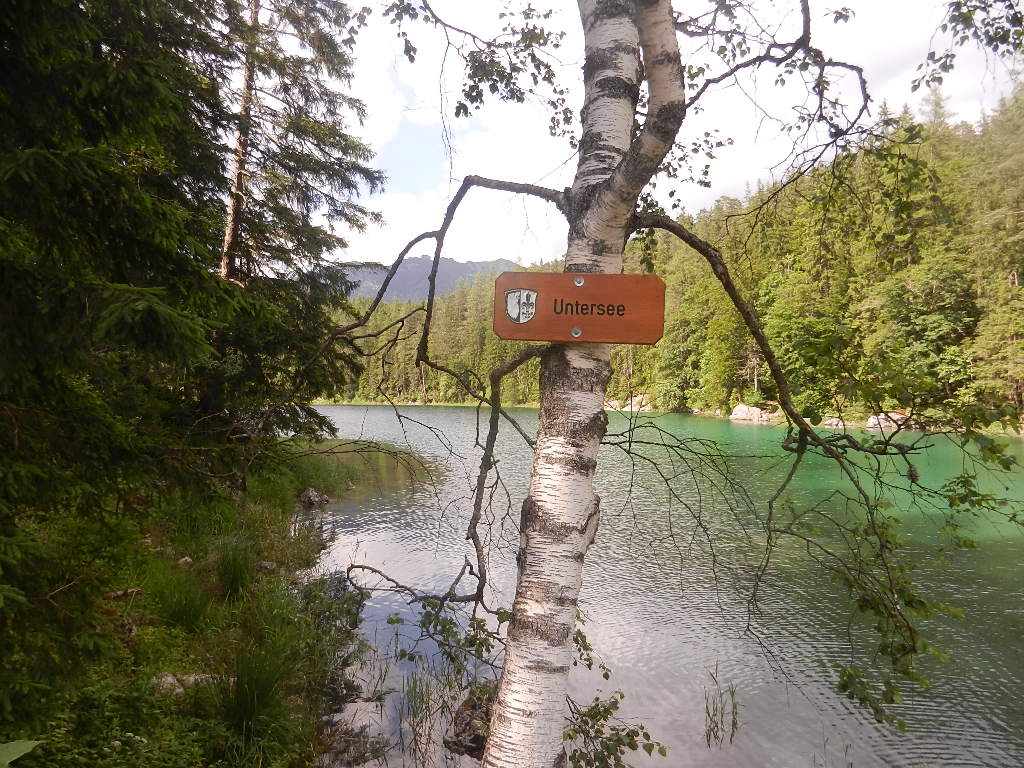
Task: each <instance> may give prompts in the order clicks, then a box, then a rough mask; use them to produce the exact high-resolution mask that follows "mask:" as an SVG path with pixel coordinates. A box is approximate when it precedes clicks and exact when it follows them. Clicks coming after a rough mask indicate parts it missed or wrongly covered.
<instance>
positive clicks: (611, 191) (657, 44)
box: [483, 0, 683, 768]
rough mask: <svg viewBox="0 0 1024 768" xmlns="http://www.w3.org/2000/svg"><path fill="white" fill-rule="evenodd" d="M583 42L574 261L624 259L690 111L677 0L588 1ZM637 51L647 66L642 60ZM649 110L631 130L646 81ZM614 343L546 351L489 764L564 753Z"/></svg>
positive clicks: (579, 264)
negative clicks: (632, 226) (635, 217)
mask: <svg viewBox="0 0 1024 768" xmlns="http://www.w3.org/2000/svg"><path fill="white" fill-rule="evenodd" d="M578 2H579V11H580V19H581V21H582V23H583V30H584V37H585V41H586V57H585V64H584V89H585V96H584V105H583V109H582V110H581V117H582V121H583V126H582V127H583V132H582V136H581V141H580V157H579V164H578V167H577V171H576V178H575V181H574V183H573V186H572V188H571V189H570V190H569V194H568V206H567V208H568V210H569V238H568V243H567V249H566V258H565V271H566V272H589V273H596V272H605V273H619V272H621V271H622V252H623V248H624V245H625V239H626V236H627V231H626V228H627V225H628V222H629V219H630V217H631V215H632V213H633V210H634V207H635V205H636V200H637V197H638V195H639V194H640V192H641V190H642V189H643V187H644V186H645V185H646V184H647V182H648V181H649V180H650V178H651V176H652V175H653V173H654V172H655V170H656V169H657V168H658V166H659V165H660V163H661V161H662V160H663V159H664V156H665V154H666V152H667V151H668V150H669V149H670V148H671V146H672V143H673V142H674V140H675V136H676V133H677V132H678V129H679V125H680V123H681V122H682V118H683V106H682V103H683V82H682V67H681V64H680V58H679V48H678V44H677V41H676V37H675V30H674V26H673V24H672V15H671V2H670V0H578ZM641 58H642V63H643V66H641ZM643 77H646V78H647V82H648V89H649V93H650V108H649V112H648V118H647V119H646V121H645V123H644V127H643V129H642V130H641V131H640V133H639V134H638V135H637V136H636V138H635V139H634V138H633V137H632V133H633V120H634V115H635V112H636V103H637V99H638V95H639V92H640V85H641V80H642V78H643ZM609 357H610V349H609V345H607V344H586V343H576V344H566V345H562V346H559V347H555V348H553V349H552V350H551V351H549V352H548V353H547V354H546V355H545V356H544V358H543V360H542V363H541V413H540V430H539V434H538V437H537V445H536V450H535V454H534V462H533V469H532V473H531V476H530V485H529V492H528V494H529V495H528V496H527V498H526V500H525V502H524V503H523V514H522V531H523V537H522V544H521V549H520V553H519V559H520V561H519V567H520V578H519V584H518V587H517V589H516V598H515V602H514V604H513V608H512V619H511V621H510V623H509V630H508V644H507V647H506V654H505V664H504V668H503V671H502V677H501V681H500V684H499V687H498V693H497V698H496V701H495V704H494V711H493V715H492V719H491V727H490V735H489V737H488V742H487V748H486V751H485V754H484V758H483V765H484V766H487V767H488V768H513V767H514V768H535V767H536V768H542V767H543V768H550V767H551V766H560V765H564V764H565V751H564V749H563V744H562V733H563V730H564V728H565V725H566V722H565V717H566V713H567V708H566V702H565V694H566V687H567V683H568V676H569V669H570V666H571V661H572V652H573V649H572V635H573V631H574V629H575V624H576V608H577V603H578V600H579V593H580V585H581V582H582V573H583V561H584V557H585V555H586V552H587V549H588V548H589V547H590V545H591V543H592V542H593V540H594V536H595V534H596V532H597V525H598V520H599V503H600V500H599V499H598V498H597V496H596V494H595V493H594V485H593V476H594V471H595V469H596V467H597V454H598V449H599V448H600V444H601V439H602V437H603V436H604V432H605V427H606V425H607V417H606V415H605V413H604V399H605V389H606V386H607V383H608V379H609V376H610V373H611V367H610V364H609Z"/></svg>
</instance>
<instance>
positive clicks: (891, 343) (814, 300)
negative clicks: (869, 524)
mask: <svg viewBox="0 0 1024 768" xmlns="http://www.w3.org/2000/svg"><path fill="white" fill-rule="evenodd" d="M927 110H928V113H927V115H926V116H925V119H924V121H923V122H920V123H919V122H916V121H915V120H914V119H913V118H912V116H911V115H910V114H909V113H908V112H907V111H904V112H903V113H902V114H899V115H892V116H890V117H889V118H888V120H887V121H886V122H885V125H886V128H885V130H884V132H883V133H882V134H880V135H878V136H877V137H876V140H875V141H874V142H873V143H872V144H871V145H869V146H867V147H865V148H863V149H861V150H860V151H859V152H857V153H850V154H846V155H843V156H841V157H840V158H839V159H838V160H836V161H835V163H833V164H832V165H830V166H827V167H820V168H818V169H817V170H816V171H815V172H813V173H812V174H810V175H808V176H806V177H803V178H799V179H794V180H790V181H789V182H788V183H786V184H781V185H777V186H773V187H768V188H761V189H758V190H757V191H756V192H754V193H752V194H749V195H747V196H746V198H745V199H743V200H737V199H734V198H728V197H726V198H721V199H719V200H718V201H717V202H716V204H715V205H714V207H712V208H711V209H710V210H704V211H701V212H700V213H699V214H698V215H696V216H695V217H693V218H689V220H688V224H689V226H690V228H691V229H693V230H694V231H695V232H697V233H698V234H700V235H701V236H702V237H704V238H705V239H707V240H710V241H712V242H716V243H720V244H721V246H720V247H721V250H722V252H723V253H724V255H725V257H726V258H727V259H728V260H729V267H730V270H731V271H732V274H733V275H734V277H735V279H736V280H737V281H738V282H739V283H740V285H741V287H742V289H743V290H744V292H745V293H746V295H748V296H750V297H752V299H753V301H754V303H755V306H756V309H757V311H758V313H759V315H760V317H761V319H762V321H763V323H764V325H765V328H766V331H767V333H768V336H769V338H770V339H771V341H772V342H773V343H774V345H775V346H776V350H777V353H778V354H779V355H780V357H781V360H782V363H783V365H784V367H785V369H786V372H787V373H788V374H789V377H790V380H791V382H792V385H793V387H794V389H795V391H796V395H797V401H798V403H799V405H800V406H801V407H803V408H805V409H808V411H809V412H810V413H812V414H817V415H821V416H840V415H842V414H848V413H855V414H862V413H865V412H871V411H884V410H892V409H900V410H905V411H906V410H908V409H911V410H912V411H913V412H914V414H915V415H917V416H918V417H920V418H925V419H926V418H927V417H928V415H929V413H934V412H942V413H948V412H957V411H960V410H961V409H963V408H965V407H966V408H970V407H973V406H974V405H975V404H977V405H978V406H979V407H980V406H987V407H989V408H993V409H997V410H998V409H1002V408H1016V409H1019V408H1020V407H1021V406H1022V405H1024V289H1022V287H1021V282H1022V271H1024V90H1021V89H1018V91H1017V92H1016V94H1015V95H1014V96H1013V97H1012V98H1010V99H1007V100H1006V101H1005V102H1004V103H1003V104H1001V106H1000V108H999V110H998V111H997V112H996V113H995V114H993V115H991V116H988V117H987V118H986V119H985V120H984V121H983V122H982V123H981V124H980V125H978V126H972V125H968V124H966V123H953V122H951V120H950V118H949V116H948V114H947V112H946V108H945V106H944V102H943V99H942V96H941V94H940V93H939V92H933V93H932V94H931V95H930V98H929V101H928V107H927ZM627 258H628V259H629V260H630V261H631V262H632V263H631V265H630V267H629V269H630V271H642V270H650V271H653V272H655V273H656V274H658V275H661V276H662V277H663V278H664V279H665V281H666V284H667V296H666V326H665V336H664V338H663V339H662V340H661V341H660V342H659V343H658V344H657V345H655V346H653V347H638V346H616V347H615V348H614V349H613V360H614V363H615V365H614V372H613V378H612V382H611V384H610V386H609V398H611V399H615V400H619V401H620V402H625V401H627V400H628V399H629V397H630V395H631V394H636V393H642V394H644V395H646V402H648V403H650V404H651V405H653V407H654V408H655V409H657V410H666V411H670V410H680V409H695V410H701V411H705V410H710V411H714V410H721V411H722V412H724V413H728V410H729V409H730V408H731V407H732V406H733V405H735V404H737V403H739V402H744V403H747V404H750V405H762V404H768V403H771V401H772V399H773V395H774V392H773V385H772V382H771V377H770V376H769V375H768V372H767V369H766V368H765V366H764V362H763V360H762V359H761V358H760V355H759V353H758V350H757V347H756V345H755V344H754V342H753V340H752V339H751V338H750V336H749V334H748V333H747V332H746V330H745V328H744V326H743V323H742V321H741V319H740V317H739V315H738V314H737V313H736V311H735V309H734V308H733V306H732V304H731V302H730V301H729V298H728V297H727V296H726V294H725V293H724V291H723V290H722V289H721V287H720V286H719V285H718V283H717V281H716V280H715V278H714V276H713V275H712V274H711V272H710V270H708V268H707V265H706V264H705V262H704V260H703V259H702V258H701V257H700V256H698V255H696V254H693V253H691V252H689V251H688V250H687V249H686V248H685V247H684V246H683V245H682V244H681V243H679V242H678V241H674V240H670V238H668V237H663V236H662V235H660V234H659V235H646V234H641V235H640V236H639V237H637V238H634V240H633V242H632V243H631V247H630V249H629V252H628V254H627ZM559 268H560V265H558V264H547V265H543V264H542V265H539V266H537V267H532V268H531V269H536V270H538V271H552V270H557V269H559ZM492 304H493V275H492V274H485V273H481V274H478V275H477V277H476V279H475V280H473V281H472V282H470V283H463V284H461V285H460V286H459V288H458V289H457V290H456V291H454V292H453V293H451V294H449V295H448V296H445V297H444V298H442V299H441V300H440V301H439V302H438V306H437V308H436V310H435V313H434V320H433V322H434V327H435V329H436V335H435V341H434V347H433V349H434V353H435V355H436V357H437V359H438V360H442V361H445V363H446V364H448V365H449V366H450V367H452V368H454V369H456V370H462V371H488V370H491V369H492V368H494V367H495V366H497V365H498V364H500V363H502V362H503V361H505V360H507V359H510V358H511V357H512V356H513V355H514V354H515V352H516V351H518V350H519V349H521V348H522V347H523V346H524V345H525V342H508V341H502V340H500V339H498V338H497V337H496V336H495V335H494V333H493V331H491V316H492ZM415 306H416V305H415V304H411V303H401V302H391V303H389V304H384V305H382V307H381V308H380V309H379V310H378V312H379V319H378V321H377V322H378V323H379V326H378V327H384V326H387V325H389V324H391V323H392V322H394V321H395V320H396V319H398V318H402V317H405V316H406V315H409V313H410V312H412V311H413V310H414V309H415ZM421 323H422V313H413V314H412V315H409V317H408V319H407V320H405V321H404V323H403V324H402V326H401V327H400V330H399V331H398V332H396V333H394V334H393V335H392V336H391V337H390V338H391V346H390V347H389V348H388V349H387V355H386V356H385V357H384V358H383V359H381V360H375V361H372V362H370V363H368V364H367V366H366V368H365V370H364V371H363V373H362V374H361V376H360V378H359V380H358V386H357V387H351V388H350V389H349V390H348V392H347V395H348V397H350V398H356V399H359V400H364V401H368V402H382V401H384V400H386V399H392V400H395V401H399V402H404V401H416V402H442V403H443V402H461V401H465V400H466V399H467V396H466V394H465V393H464V391H463V390H462V389H461V388H460V387H459V385H458V384H457V383H456V382H454V381H453V380H452V379H451V378H450V377H448V376H445V375H442V374H439V373H437V372H434V371H430V370H426V369H424V370H422V371H421V370H420V369H417V368H416V367H415V366H414V364H413V361H414V360H415V354H414V350H415V345H416V343H417V340H418V332H419V328H420V327H421ZM537 386H538V384H537V371H536V364H535V363H534V364H533V365H530V366H524V367H523V368H520V369H519V370H517V371H515V372H514V373H513V374H512V375H511V376H509V377H508V378H506V380H505V383H504V386H503V393H502V394H503V399H504V400H505V402H508V403H535V402H537V400H538V397H539V395H538V391H537Z"/></svg>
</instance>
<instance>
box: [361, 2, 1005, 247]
mask: <svg viewBox="0 0 1024 768" xmlns="http://www.w3.org/2000/svg"><path fill="white" fill-rule="evenodd" d="M851 4H853V3H851ZM853 5H854V6H855V7H854V9H855V11H856V16H855V18H854V19H853V20H852V21H851V22H850V23H849V24H845V25H833V24H832V22H831V20H830V19H829V18H827V17H825V16H821V17H817V18H816V19H815V24H816V27H815V38H814V42H815V43H816V44H817V45H819V46H821V47H822V48H823V49H824V50H825V51H826V52H827V53H828V54H829V55H830V56H832V57H833V58H836V59H846V60H849V61H852V62H855V63H858V64H860V65H862V66H863V67H864V70H865V73H866V75H867V77H868V82H869V85H870V87H871V89H872V95H873V98H874V109H875V111H876V114H877V109H878V108H879V106H880V105H881V103H882V102H883V101H887V102H888V103H889V105H890V107H891V108H893V109H894V110H898V109H900V108H901V107H902V106H903V104H904V103H909V104H910V105H911V106H912V107H915V108H917V107H918V106H919V105H920V103H921V100H922V99H923V97H924V94H923V93H921V92H918V93H917V94H911V91H910V83H911V81H912V79H913V77H914V75H915V68H916V66H917V64H918V63H919V62H920V61H922V60H923V59H924V56H925V54H926V53H927V50H928V46H929V39H930V37H931V35H932V33H933V32H934V30H935V28H936V27H937V26H938V23H939V21H940V20H941V17H942V6H943V3H942V2H941V0H903V1H902V2H882V1H881V0H861V2H859V3H856V4H853ZM435 7H436V9H437V11H438V12H439V13H441V14H442V16H445V15H446V14H447V16H446V17H450V19H449V20H450V21H452V22H453V23H459V24H462V25H465V26H466V27H467V28H472V29H474V30H482V32H483V33H485V34H486V33H490V32H493V31H494V30H495V29H496V27H495V24H496V23H497V22H496V20H495V18H494V17H495V13H494V8H495V6H494V4H491V3H480V2H476V3H465V2H457V0H445V1H444V2H439V3H436V4H435ZM819 8H820V6H818V8H816V9H815V12H818V9H819ZM822 13H823V11H822ZM563 15H564V17H565V18H564V22H565V25H566V29H567V30H568V31H569V32H570V37H569V39H568V41H567V44H566V46H565V48H564V49H563V51H562V57H563V60H564V62H565V65H564V73H563V77H564V78H565V79H566V82H569V83H571V84H572V85H573V86H574V88H573V91H574V93H576V94H577V95H578V94H579V93H580V92H581V90H582V89H581V87H580V86H579V84H578V80H579V72H580V61H581V60H582V52H581V51H580V37H581V35H580V33H579V30H578V29H577V27H578V20H576V19H574V18H572V14H571V13H570V12H565V13H564V14H563ZM794 20H795V17H794V16H793V15H792V14H790V15H789V17H787V18H786V19H784V20H780V22H779V23H780V24H785V25H790V26H791V25H792V24H793V23H794ZM382 21H383V20H382V19H381V18H380V17H379V16H378V17H376V18H373V19H372V20H371V24H370V27H369V28H368V29H367V30H366V32H364V33H363V35H362V39H361V40H360V43H359V49H358V51H357V56H358V65H357V71H356V79H355V92H356V95H357V96H360V97H361V98H362V99H363V100H364V101H365V102H366V104H367V107H368V110H369V119H368V121H367V125H366V127H365V130H364V134H363V135H364V136H365V137H366V140H367V141H368V142H369V143H370V144H371V145H372V146H373V147H374V148H375V149H376V150H378V151H382V150H385V149H387V147H388V145H389V143H391V142H402V141H403V133H407V134H412V133H415V134H416V135H417V136H419V137H422V136H423V131H422V130H419V131H414V130H413V129H414V127H415V126H436V127H437V138H438V141H440V140H441V138H442V136H444V135H445V133H444V129H445V126H447V136H448V139H449V141H450V145H451V152H450V156H449V157H448V161H447V162H446V163H444V167H443V169H442V170H440V171H438V170H437V169H433V168H430V170H429V172H430V173H431V174H434V175H436V178H434V179H433V180H430V179H423V178H421V176H420V175H419V174H422V173H425V172H427V170H426V169H427V166H426V165H424V166H422V167H417V164H415V163H406V164H405V165H404V167H391V168H384V170H385V172H386V173H387V175H388V177H389V187H388V191H387V192H386V193H385V194H383V195H381V196H378V197H377V198H372V199H371V200H370V201H369V203H370V205H371V206H372V207H374V208H375V209H377V210H380V211H381V212H382V213H383V214H384V216H385V218H386V220H387V223H386V224H385V225H384V226H383V227H381V228H379V229H375V230H373V231H370V232H367V233H366V234H364V235H353V236H352V237H351V238H350V242H351V247H350V249H349V251H348V252H347V253H346V254H345V257H346V258H348V259H361V260H372V261H383V262H388V261H390V260H391V259H393V258H394V257H395V256H396V255H397V253H398V251H399V250H400V249H401V247H402V246H403V245H404V244H405V243H406V242H407V241H408V240H409V239H411V238H412V237H414V236H415V235H417V234H419V233H420V232H422V231H426V230H432V229H435V228H437V226H438V225H439V224H440V222H441V219H442V217H443V215H444V211H445V208H446V206H447V205H448V202H449V200H450V199H451V196H452V195H453V194H454V193H455V191H456V190H457V188H458V185H459V183H460V181H461V179H462V177H463V176H464V175H466V174H470V173H475V174H479V175H482V176H489V177H493V178H501V179H507V180H510V181H521V182H532V183H539V184H543V185H545V186H551V187H554V188H562V187H565V186H567V185H568V184H570V183H571V180H572V173H573V171H574V170H575V158H573V157H572V152H571V150H570V149H569V147H568V144H567V143H566V142H565V140H560V139H553V138H551V137H550V136H549V135H548V130H547V125H548V115H547V113H546V111H545V109H544V108H543V107H542V106H540V105H536V104H526V105H515V104H503V103H500V102H497V101H492V102H491V103H489V104H487V105H486V106H485V107H484V108H483V109H482V110H481V111H480V112H478V113H475V114H474V115H473V116H472V117H471V118H469V119H468V120H467V119H458V120H456V119H455V118H454V117H451V115H452V112H453V107H454V103H455V100H456V99H457V98H458V95H459V92H460V90H461V71H460V63H459V62H458V61H457V58H456V57H455V55H454V53H453V52H451V51H449V52H448V56H447V62H446V69H445V73H444V75H443V76H442V74H441V69H442V62H443V61H444V59H445V47H444V38H443V35H442V34H441V32H440V31H439V30H433V29H431V28H429V27H427V26H426V25H424V24H422V23H420V24H413V25H411V26H409V31H410V34H411V35H412V36H413V39H414V40H415V42H416V44H417V47H418V54H417V57H416V63H415V64H414V65H412V64H409V63H408V62H407V61H406V60H405V58H404V56H402V54H401V43H400V41H399V40H397V39H396V38H395V27H394V26H393V25H391V24H387V23H381V22H382ZM773 81H774V74H766V75H764V76H763V77H761V78H760V79H759V80H757V81H754V80H749V79H748V80H745V81H744V82H743V84H742V88H741V87H736V86H733V87H728V88H723V89H721V91H720V92H719V93H716V94H715V95H714V96H712V97H710V98H708V99H707V102H706V105H705V110H704V112H703V113H701V114H697V115H693V114H691V115H690V116H689V117H688V119H687V123H686V125H685V126H684V134H692V133H697V134H698V135H701V134H703V131H704V130H706V127H705V126H718V127H721V128H722V132H723V134H725V135H731V136H732V138H733V139H734V140H735V145H734V146H732V147H727V148H723V149H722V150H721V151H720V153H719V159H717V160H716V161H714V164H713V166H712V188H711V189H704V188H701V187H698V186H696V185H685V186H682V187H681V188H679V189H678V190H677V191H678V194H679V195H680V197H681V198H682V200H683V203H684V205H685V206H686V208H687V209H689V210H696V209H698V208H700V207H704V206H707V205H708V204H710V203H711V202H712V201H713V200H714V199H715V198H717V197H719V196H720V195H723V194H729V195H733V196H742V194H743V193H744V187H745V185H746V184H747V183H749V184H750V185H751V186H756V184H757V181H758V180H759V179H760V180H765V181H768V180H770V179H771V178H772V171H771V169H772V167H773V166H775V165H777V164H778V163H779V162H781V161H782V160H783V159H784V158H785V157H786V155H787V153H788V152H789V150H790V147H791V145H790V143H789V139H788V138H787V137H786V136H785V135H780V134H779V132H778V130H777V127H776V126H775V125H773V124H772V123H771V121H768V120H766V119H765V118H764V115H763V113H761V112H760V110H759V108H758V107H755V106H754V104H753V103H752V102H751V99H750V96H751V95H756V100H757V101H758V102H759V103H760V104H761V105H763V106H765V107H766V108H767V109H768V111H769V112H770V113H772V115H773V116H775V117H778V118H781V119H783V120H787V119H789V118H790V116H791V114H792V112H791V108H792V102H793V100H794V98H797V96H796V94H797V93H798V87H799V86H797V85H796V84H789V85H787V86H786V87H785V88H777V87H775V86H774V85H773ZM1007 82H1008V77H1007V75H1006V72H1005V70H1003V69H1000V68H999V67H998V66H997V67H995V68H992V69H986V63H985V58H984V56H982V55H981V54H980V53H977V52H973V51H968V50H966V49H965V50H964V51H963V52H962V53H961V54H960V55H959V57H958V67H957V69H956V70H955V71H954V73H952V75H951V76H949V77H948V78H947V81H946V84H945V86H944V92H945V93H946V95H947V96H948V97H949V99H950V107H951V109H952V110H953V112H954V113H955V114H956V115H957V117H958V119H964V120H970V121H974V120H977V119H978V117H979V115H980V114H981V112H982V110H988V111H991V110H992V109H993V108H994V106H995V105H996V104H997V103H998V100H999V97H1000V96H1002V95H1005V94H1006V93H1007V92H1008V88H1007V86H1006V83H1007ZM848 85H852V83H848ZM851 97H852V94H851ZM667 188H668V187H667V185H665V184H662V185H661V189H662V190H667ZM410 189H417V190H421V191H418V192H415V193H412V192H409V190H410ZM565 235H566V226H565V223H564V221H563V220H562V217H561V215H560V214H559V213H558V212H557V211H555V210H554V209H553V207H552V206H550V204H547V203H544V202H542V201H539V200H534V199H522V198H518V197H517V196H514V195H507V194H504V193H499V192H493V191H487V190H474V191H473V192H472V193H471V194H470V195H469V196H468V197H467V198H466V200H465V201H464V202H463V204H462V206H461V209H460V211H459V214H458V216H457V218H456V220H455V224H454V226H453V228H452V230H451V233H450V235H449V239H448V242H447V243H446V248H445V255H447V256H450V257H452V258H456V259H459V260H462V261H466V260H480V259H493V258H507V259H511V260H518V261H522V262H524V263H531V262H536V261H540V260H550V259H552V258H556V257H558V256H560V255H561V253H562V251H563V248H564V242H565ZM426 250H428V249H424V250H418V251H417V253H422V252H426Z"/></svg>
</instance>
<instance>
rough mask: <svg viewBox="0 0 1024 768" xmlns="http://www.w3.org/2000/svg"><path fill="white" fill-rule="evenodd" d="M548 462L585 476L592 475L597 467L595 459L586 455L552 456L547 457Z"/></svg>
mask: <svg viewBox="0 0 1024 768" xmlns="http://www.w3.org/2000/svg"><path fill="white" fill-rule="evenodd" d="M548 464H554V465H555V466H556V467H565V468H566V469H568V470H571V471H573V472H578V473H579V474H581V475H586V476H587V477H590V476H591V475H593V474H594V470H595V469H597V459H591V458H587V457H586V456H571V457H570V456H559V457H552V458H550V459H548Z"/></svg>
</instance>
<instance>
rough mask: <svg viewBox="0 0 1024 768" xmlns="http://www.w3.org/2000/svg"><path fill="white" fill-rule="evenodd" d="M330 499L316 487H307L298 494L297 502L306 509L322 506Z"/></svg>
mask: <svg viewBox="0 0 1024 768" xmlns="http://www.w3.org/2000/svg"><path fill="white" fill-rule="evenodd" d="M330 500H331V499H330V497H329V496H328V495H327V494H326V493H321V492H320V491H318V490H317V489H316V488H307V489H306V490H304V491H303V492H302V493H300V494H299V503H300V504H301V505H302V506H304V507H306V508H307V509H313V508H314V507H323V506H325V505H326V504H328V503H329V502H330Z"/></svg>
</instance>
